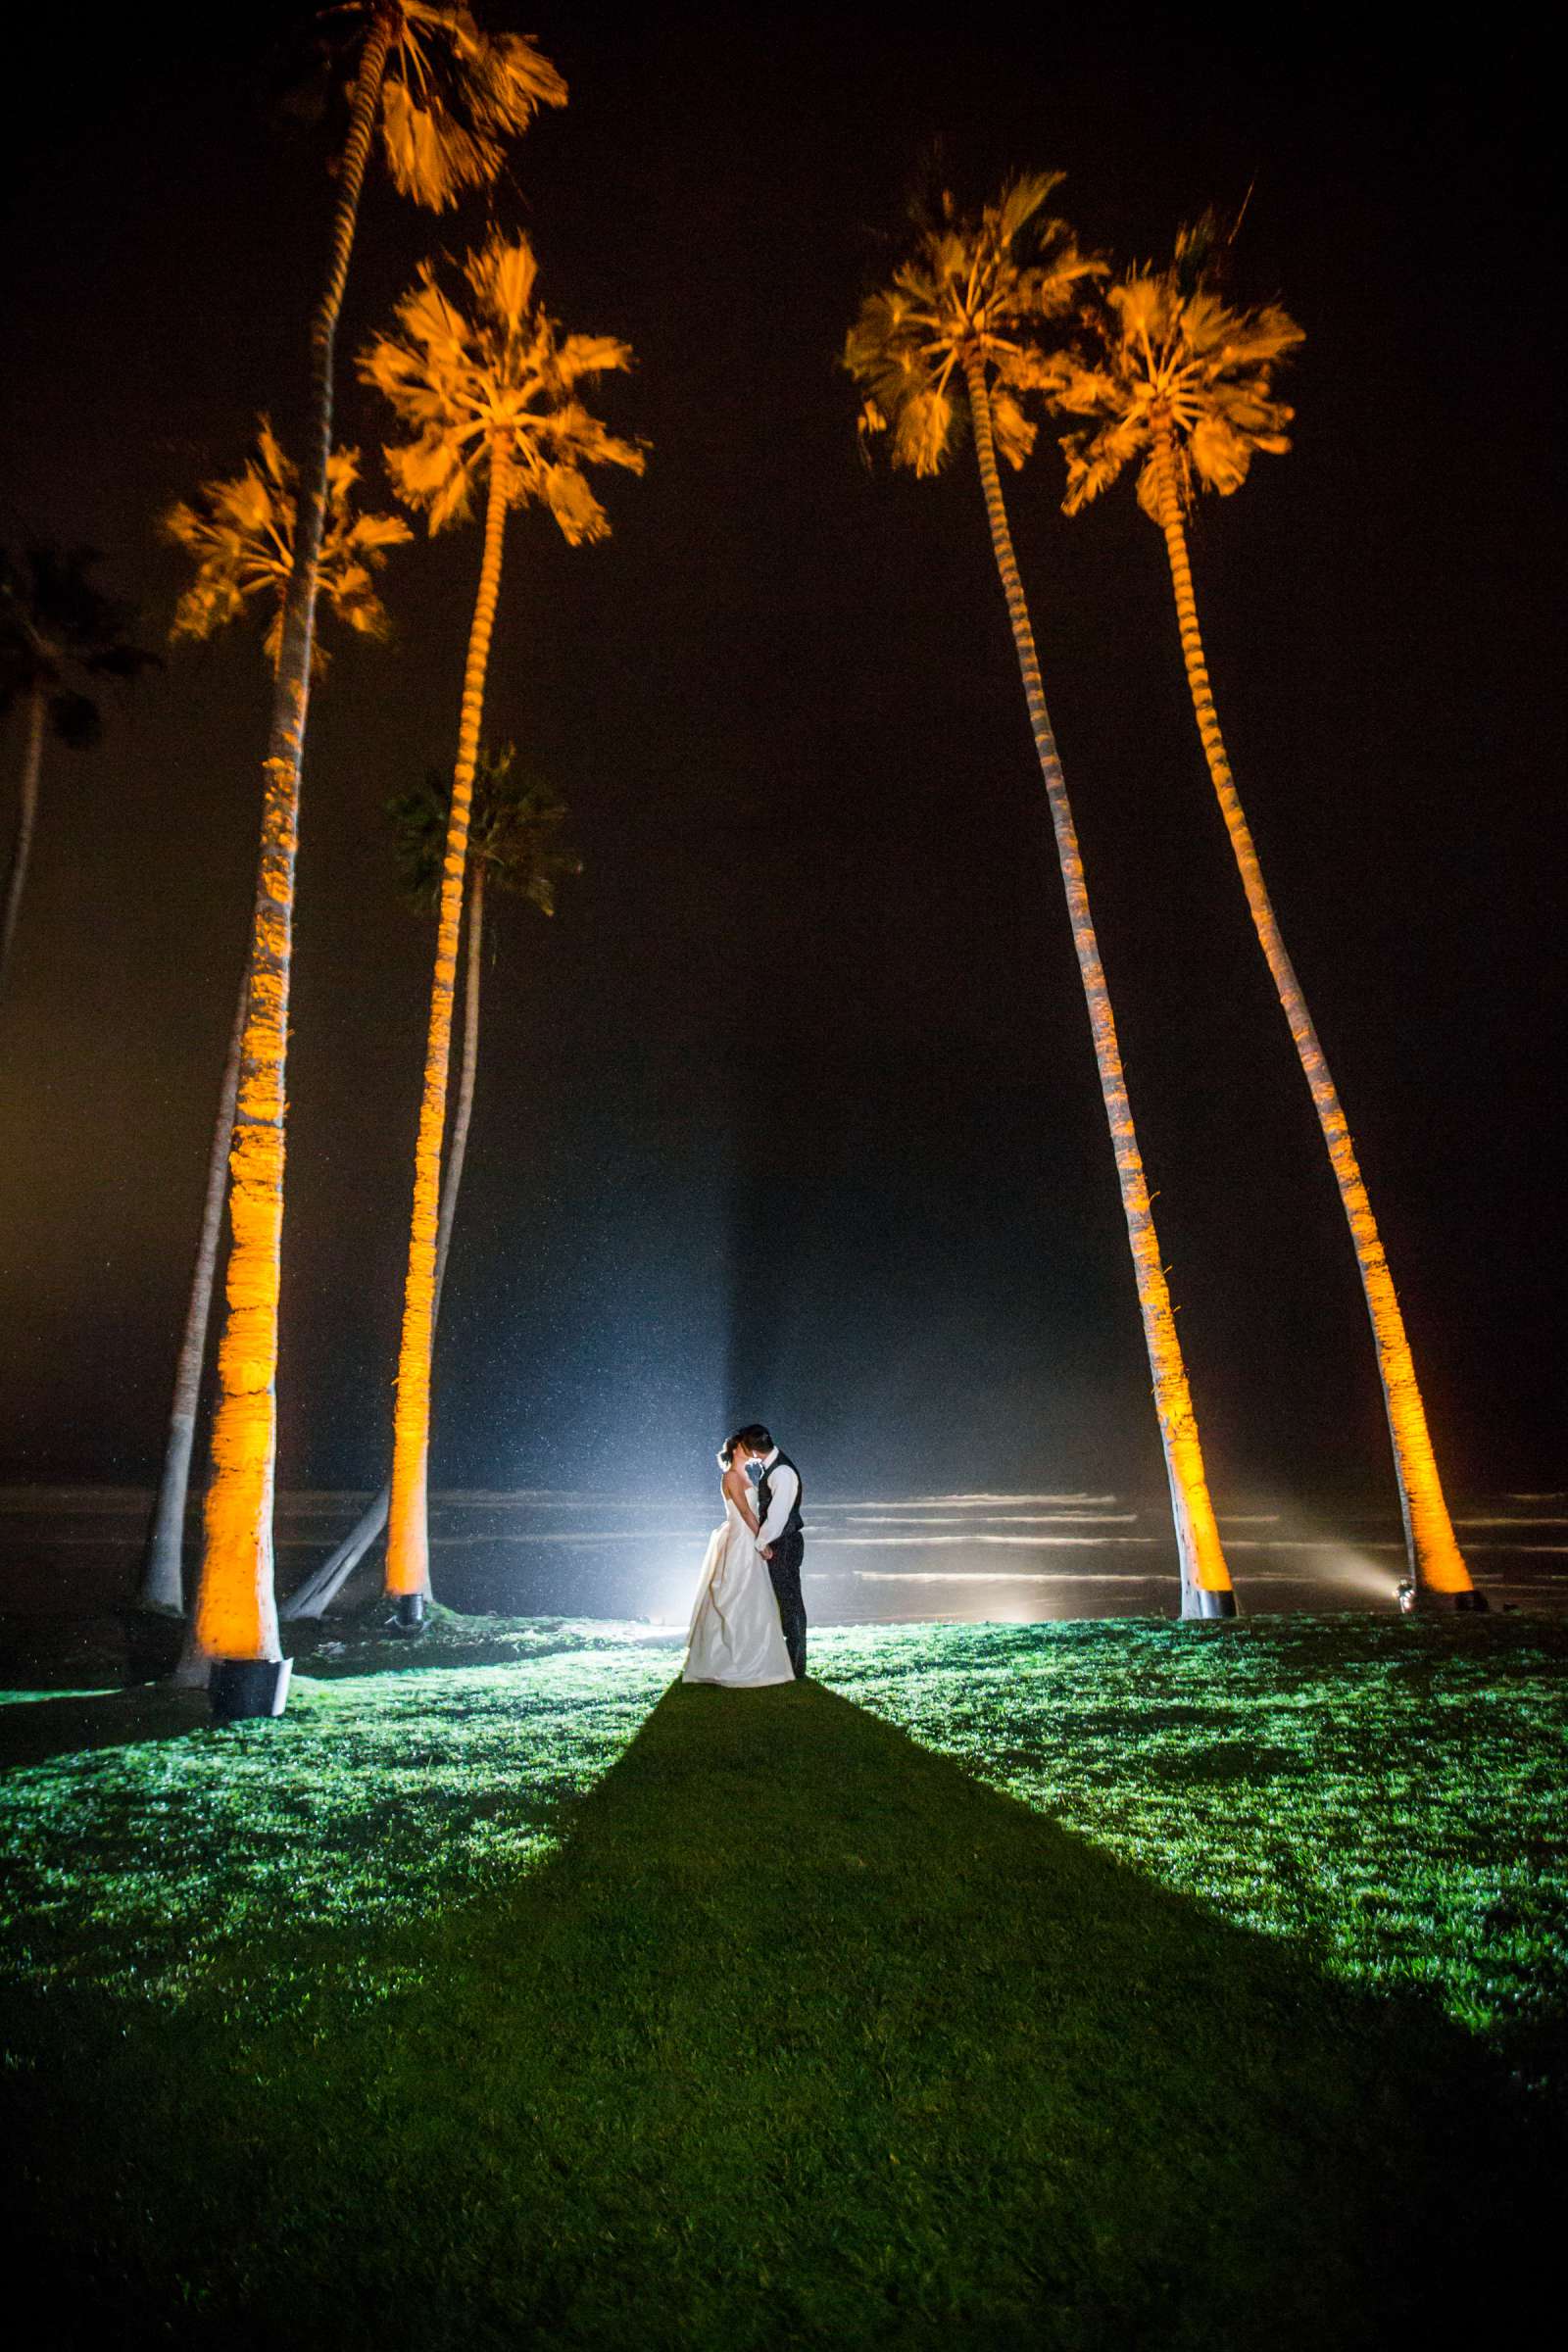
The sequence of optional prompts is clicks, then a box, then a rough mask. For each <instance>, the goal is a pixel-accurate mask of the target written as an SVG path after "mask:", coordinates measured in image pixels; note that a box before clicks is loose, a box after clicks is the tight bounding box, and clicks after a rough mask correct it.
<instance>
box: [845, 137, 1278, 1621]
mask: <svg viewBox="0 0 1568 2352" xmlns="http://www.w3.org/2000/svg"><path fill="white" fill-rule="evenodd" d="M1060 179H1061V174H1060V173H1059V172H1042V173H1035V174H1032V175H1029V176H1026V177H1021V178H1018V179H1015V180H1013V181H1011V182H1010V183H1009V184H1008V185H1007V186H1006V187H1005V189H1004V190H1003V192H1002V195H1001V197H1000V199H999V200H998V202H997V203H995V204H992V205H987V206H986V207H985V208H984V209H983V210H982V211H981V212H980V213H979V215H978V216H972V215H971V216H960V215H959V213H958V212H957V210H956V207H955V205H954V202H953V199H952V198H951V197H950V196H944V197H943V198H942V200H941V202H940V205H939V206H938V207H937V208H936V211H935V213H934V215H927V214H922V213H917V214H916V215H915V232H916V233H915V237H914V241H913V244H912V246H911V248H910V249H909V251H908V253H907V258H906V260H905V261H904V262H903V263H902V264H901V265H900V267H899V268H898V269H897V270H895V271H894V273H893V278H892V282H891V283H890V284H889V285H888V286H886V287H885V288H884V289H882V290H881V291H880V292H878V293H874V294H871V295H868V296H867V297H866V300H865V301H864V303H863V304H862V305H861V309H860V315H859V318H858V319H857V321H856V323H855V325H854V326H853V327H852V329H851V330H850V335H849V339H848V342H847V344H846V346H845V353H844V361H845V366H846V367H847V368H848V369H849V371H850V373H851V374H852V375H853V376H854V377H855V378H856V380H857V382H858V384H859V385H860V387H861V389H862V391H863V393H864V395H865V401H864V407H863V409H862V412H861V423H862V426H863V427H864V429H865V430H866V431H868V432H870V433H881V432H887V433H889V434H890V435H891V440H892V456H893V462H894V464H895V465H896V466H907V467H908V468H909V470H910V471H912V472H913V473H914V474H915V475H917V476H924V475H930V474H935V473H937V472H939V471H940V470H941V468H942V466H944V465H945V464H946V462H947V460H948V458H949V457H950V456H951V455H952V452H953V450H954V447H955V445H956V441H957V438H958V434H959V431H960V427H961V424H962V421H963V418H964V416H965V413H966V414H967V418H968V423H969V427H970V430H971V432H972V435H973V439H974V452H975V459H976V462H977V464H978V466H979V469H980V486H981V490H982V492H983V494H984V499H985V508H986V518H987V521H988V522H989V524H990V529H991V548H992V554H993V555H994V557H995V559H996V564H997V571H998V575H999V577H1000V578H1001V581H1002V587H1003V592H1004V595H1005V598H1006V604H1007V614H1008V618H1009V619H1010V621H1011V623H1012V638H1013V645H1014V648H1015V649H1016V652H1017V657H1018V667H1019V670H1020V672H1021V674H1022V678H1023V690H1024V700H1025V702H1026V704H1027V706H1028V711H1029V721H1030V725H1031V728H1032V730H1033V733H1034V742H1035V751H1036V754H1037V755H1038V758H1039V760H1040V772H1041V775H1042V777H1043V778H1044V780H1045V786H1046V795H1047V799H1048V801H1049V803H1050V808H1051V819H1052V824H1053V826H1054V832H1055V841H1056V855H1057V859H1058V862H1059V864H1060V867H1061V879H1062V885H1063V888H1064V889H1065V891H1066V895H1067V910H1068V914H1069V917H1070V920H1071V923H1072V936H1073V946H1074V948H1075V949H1076V951H1077V956H1078V969H1079V972H1080V974H1081V976H1082V980H1083V988H1084V996H1085V999H1086V1001H1087V1003H1088V1006H1089V1022H1090V1028H1091V1031H1092V1033H1093V1036H1094V1045H1095V1058H1096V1061H1097V1063H1098V1065H1099V1070H1100V1088H1101V1093H1102V1095H1103V1099H1104V1104H1105V1115H1106V1118H1107V1119H1108V1121H1109V1124H1110V1135H1111V1144H1112V1147H1113V1150H1114V1152H1115V1159H1116V1173H1117V1178H1118V1181H1119V1183H1120V1188H1121V1202H1122V1210H1123V1214H1124V1215H1125V1217H1126V1220H1127V1234H1128V1240H1129V1242H1130V1244H1131V1248H1132V1258H1133V1272H1134V1277H1135V1279H1136V1282H1137V1286H1138V1301H1139V1305H1140V1308H1141V1310H1142V1313H1143V1324H1144V1340H1145V1345H1146V1347H1147V1348H1148V1351H1149V1362H1150V1369H1151V1372H1152V1376H1153V1393H1154V1407H1155V1411H1156V1413H1157V1415H1158V1419H1159V1432H1160V1440H1161V1443H1162V1445H1163V1446H1164V1452H1165V1467H1166V1471H1167V1474H1168V1477H1169V1481H1170V1492H1171V1503H1172V1511H1173V1516H1174V1520H1175V1527H1176V1543H1177V1551H1178V1556H1179V1559H1180V1564H1181V1581H1182V1614H1183V1616H1184V1617H1218V1616H1230V1615H1233V1614H1234V1613H1235V1607H1236V1602H1235V1595H1234V1593H1233V1592H1232V1589H1231V1580H1230V1572H1229V1570H1228V1569H1227V1567H1226V1565H1225V1555H1224V1552H1223V1550H1222V1549H1221V1546H1220V1540H1219V1530H1218V1527H1217V1525H1216V1523H1215V1519H1214V1509H1213V1505H1212V1503H1211V1501H1210V1499H1209V1494H1208V1483H1207V1479H1206V1476H1205V1474H1204V1469H1203V1456H1202V1449H1201V1446H1200V1443H1199V1434H1198V1423H1197V1419H1196V1417H1195V1415H1194V1411H1193V1403H1192V1397H1191V1394H1190V1391H1189V1388H1188V1382H1187V1370H1186V1366H1185V1364H1184V1363H1183V1360H1182V1352H1181V1344H1180V1342H1179V1340H1178V1338H1177V1334H1176V1320H1175V1315H1174V1312H1173V1310H1172V1307H1171V1302H1170V1294H1169V1291H1168V1289H1167V1287H1166V1282H1165V1272H1164V1267H1163V1264H1162V1261H1161V1258H1160V1253H1159V1243H1158V1240H1157V1238H1156V1235H1155V1232H1154V1219H1153V1212H1152V1208H1151V1205H1150V1197H1149V1186H1148V1184H1147V1182H1146V1180H1145V1176H1144V1165H1143V1160H1142V1157H1141V1155H1140V1153H1139V1149H1138V1138H1137V1134H1136V1132H1135V1130H1134V1127H1133V1115H1132V1109H1131V1106H1130V1104H1129V1103H1128V1099H1127V1082H1126V1079H1125V1076H1124V1075H1123V1071H1122V1063H1121V1054H1120V1051H1119V1048H1118V1046H1117V1043H1116V1025H1115V1021H1114V1019H1113V1017H1112V1014H1111V1005H1110V997H1109V993H1108V991H1107V989H1106V986H1105V975H1104V971H1103V967H1102V964H1101V960H1100V948H1099V944H1098V942H1097V940H1096V937H1095V928H1094V923H1093V920H1092V917H1091V913H1090V906H1089V890H1088V884H1087V881H1086V879H1085V876H1084V868H1083V859H1082V858H1081V856H1080V854H1079V849H1078V836H1077V831H1076V828H1075V826H1074V824H1073V817H1072V809H1071V806H1070V804H1069V802H1068V799H1067V787H1066V783H1065V781H1064V779H1063V776H1062V772H1061V761H1060V760H1059V758H1058V756H1057V752H1056V742H1055V737H1054V733H1053V731H1052V725H1051V719H1050V716H1049V713H1048V711H1047V708H1046V698H1045V688H1044V685H1043V682H1042V679H1041V674H1040V660H1039V656H1038V654H1037V652H1036V650H1035V639H1034V629H1033V626H1032V624H1031V622H1030V618H1029V609H1028V606H1027V604H1026V602H1025V600H1024V592H1023V583H1022V581H1021V580H1020V578H1019V576H1018V565H1017V561H1016V558H1015V557H1014V554H1013V547H1012V533H1011V530H1010V528H1009V525H1008V522H1007V512H1006V507H1005V503H1004V500H1003V495H1002V479H1001V475H1000V473H999V471H998V468H997V453H998V451H999V449H1000V451H1001V454H1002V455H1003V457H1004V458H1005V459H1006V460H1007V462H1008V464H1009V465H1011V466H1014V467H1017V466H1021V465H1022V464H1023V462H1024V460H1025V458H1026V457H1027V456H1028V454H1029V452H1030V450H1031V448H1032V447H1033V445H1034V439H1035V427H1034V425H1033V424H1032V423H1031V422H1030V421H1029V419H1028V417H1026V416H1025V414H1024V411H1023V407H1022V405H1021V402H1022V396H1023V395H1024V394H1026V393H1029V392H1032V391H1039V390H1041V389H1042V388H1044V387H1045V386H1047V385H1049V384H1050V383H1051V382H1052V381H1053V380H1054V363H1053V361H1052V360H1051V358H1050V357H1048V356H1045V355H1043V354H1042V351H1041V349H1040V346H1039V342H1038V339H1037V338H1038V335H1039V329H1040V326H1041V323H1042V322H1043V321H1046V320H1050V319H1061V318H1062V317H1063V316H1064V315H1065V314H1067V313H1068V312H1070V311H1071V310H1072V309H1073V308H1074V307H1075V306H1076V305H1077V304H1078V303H1079V302H1080V300H1081V298H1082V294H1083V291H1084V288H1085V285H1086V282H1087V281H1088V280H1089V279H1090V278H1091V277H1092V276H1093V275H1094V274H1096V273H1097V272H1098V270H1099V265H1098V264H1097V263H1096V262H1094V261H1092V260H1090V259H1089V258H1087V257H1086V256H1085V255H1083V254H1082V253H1080V252H1079V250H1078V247H1077V244H1076V242H1075V241H1074V238H1073V235H1072V232H1071V230H1070V229H1069V228H1068V227H1067V225H1066V223H1065V222H1063V221H1058V220H1054V219H1053V218H1052V217H1051V216H1050V215H1049V214H1048V213H1047V211H1046V206H1047V203H1048V201H1049V199H1050V197H1051V195H1052V193H1053V191H1054V189H1055V188H1056V187H1057V186H1058V185H1059V183H1060Z"/></svg>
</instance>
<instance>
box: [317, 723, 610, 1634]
mask: <svg viewBox="0 0 1568 2352" xmlns="http://www.w3.org/2000/svg"><path fill="white" fill-rule="evenodd" d="M388 814H389V815H390V816H391V818H392V820H393V823H394V825H395V827H396V830H397V844H398V859H399V864H400V866H401V868H402V875H403V885H404V893H405V896H406V897H407V898H408V899H409V901H410V903H411V904H412V905H413V906H414V907H417V908H418V909H419V910H420V911H422V912H425V913H431V912H434V910H435V909H436V907H438V905H439V903H440V896H441V869H442V863H443V858H444V855H445V850H446V839H447V829H448V826H449V825H450V823H451V816H452V786H451V781H450V779H449V778H448V777H446V776H444V775H443V774H442V773H441V771H440V770H439V769H438V768H431V769H430V770H429V771H428V772H427V774H426V776H425V779H424V782H423V784H422V785H421V786H417V787H416V788H415V789H414V790H413V791H412V792H406V793H402V794H400V795H399V796H398V798H397V799H395V800H393V801H391V802H390V803H389V804H388ZM565 819H566V809H565V804H564V802H562V801H558V800H557V799H556V797H555V795H554V794H553V793H552V792H551V791H550V790H549V788H548V787H547V786H545V785H540V784H531V783H529V782H528V781H527V780H526V779H525V778H524V777H523V776H522V775H521V773H520V772H519V771H518V770H517V768H516V752H515V747H514V746H513V745H512V744H510V743H509V744H508V745H507V746H506V748H505V750H503V751H500V752H483V753H481V754H480V756H479V763H478V767H477V770H476V772H475V775H474V783H473V806H472V812H471V815H470V818H469V826H468V894H467V910H466V915H465V918H464V919H465V924H466V934H467V947H466V955H465V965H464V981H463V1046H462V1052H461V1057H460V1059H459V1062H458V1091H457V1100H456V1103H454V1106H453V1113H452V1135H451V1139H450V1141H449V1142H448V1145H447V1164H446V1172H445V1174H444V1176H443V1177H442V1180H441V1214H440V1221H439V1224H438V1226H437V1230H436V1245H435V1297H434V1300H433V1303H432V1306H431V1310H430V1323H431V1339H432V1346H433V1344H434V1334H435V1329H436V1327H437V1325H438V1324H439V1322H440V1316H441V1294H442V1291H443V1290H444V1288H445V1287H446V1278H447V1261H448V1258H449V1257H450V1255H451V1251H452V1227H453V1223H454V1220H455V1219H456V1216H457V1213H458V1193H459V1190H460V1188H461V1186H462V1183H463V1169H464V1163H465V1161H466V1158H467V1152H468V1128H469V1124H470V1122H471V1120H472V1117H473V1089H474V1079H475V1077H476V1075H477V1072H478V1067H479V997H480V987H481V979H482V973H483V956H484V924H485V892H486V887H487V885H489V886H491V887H493V888H495V889H497V890H502V891H506V892H509V893H511V894H512V895H513V896H514V897H515V898H522V899H527V900H528V901H529V902H530V904H531V905H533V906H534V907H538V909H539V911H540V913H541V914H546V915H549V914H554V913H555V910H556V884H557V882H558V881H560V880H561V879H562V878H563V876H564V875H568V874H580V873H581V872H582V860H581V858H578V857H576V856H575V855H574V853H573V852H571V851H570V850H564V849H563V848H562V847H561V846H560V833H561V827H562V826H563V824H564V822H565ZM391 1499H392V1488H391V1484H390V1482H389V1483H388V1484H387V1485H386V1486H384V1487H383V1488H382V1489H381V1491H380V1493H379V1494H378V1495H375V1496H374V1497H373V1498H372V1500H371V1501H370V1503H369V1504H368V1507H367V1508H366V1509H365V1511H363V1512H362V1513H361V1515H360V1518H359V1520H358V1522H357V1523H356V1525H355V1526H354V1527H352V1528H351V1529H350V1530H349V1533H348V1534H347V1535H346V1536H345V1537H344V1539H343V1541H342V1543H341V1544H339V1545H338V1546H337V1548H336V1550H335V1551H333V1552H332V1553H331V1554H330V1556H329V1557H328V1558H327V1559H325V1560H323V1561H322V1563H321V1565H320V1567H319V1568H318V1569H317V1570H315V1572H314V1573H313V1574H312V1575H311V1576H309V1577H308V1578H307V1579H306V1581H305V1583H304V1584H303V1585H301V1586H300V1587H299V1588H298V1590H297V1591H296V1592H294V1593H290V1595H289V1597H288V1599H287V1600H286V1601H285V1602H284V1603H283V1610H282V1614H283V1615H284V1616H285V1617H319V1616H321V1615H322V1614H323V1612H324V1611H325V1610H326V1609H327V1608H329V1607H330V1605H331V1603H332V1601H333V1600H334V1599H335V1598H336V1596H337V1594H338V1593H340V1592H341V1591H342V1589H343V1587H344V1585H346V1584H347V1582H348V1580H349V1578H350V1577H351V1576H352V1575H353V1573H354V1571H355V1569H356V1568H357V1567H358V1566H359V1564H360V1562H361V1560H362V1559H363V1558H364V1557H365V1554H366V1553H367V1552H368V1550H369V1548H370V1545H371V1544H373V1543H374V1542H375V1540H376V1538H377V1536H379V1534H380V1533H381V1530H382V1528H383V1527H385V1525H386V1521H387V1511H388V1508H389V1505H390V1503H391Z"/></svg>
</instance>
